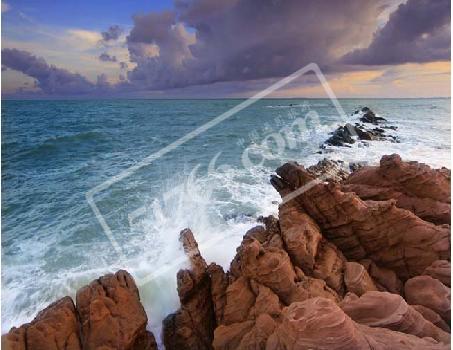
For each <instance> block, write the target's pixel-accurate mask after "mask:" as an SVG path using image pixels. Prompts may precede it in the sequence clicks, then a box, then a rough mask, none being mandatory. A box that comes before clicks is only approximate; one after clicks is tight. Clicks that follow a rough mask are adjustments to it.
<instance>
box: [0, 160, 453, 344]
mask: <svg viewBox="0 0 453 350" xmlns="http://www.w3.org/2000/svg"><path fill="white" fill-rule="evenodd" d="M322 165H323V164H321V167H318V168H316V167H315V168H312V169H311V170H310V171H311V172H312V173H316V171H318V173H319V172H320V171H321V170H320V169H321V168H322ZM329 167H330V168H331V164H330V165H329V163H325V164H324V169H327V168H329ZM277 173H278V175H279V177H273V179H272V183H273V185H274V186H275V187H276V188H277V189H278V190H279V192H280V194H281V195H282V197H284V200H283V203H282V205H281V206H280V208H279V218H278V219H276V218H274V217H272V216H269V217H265V218H260V219H259V221H260V222H262V223H263V224H264V226H257V227H254V228H252V229H251V230H249V231H248V232H247V233H246V234H245V236H244V239H243V241H242V243H241V245H240V246H239V247H238V248H237V254H236V256H235V257H234V259H233V261H232V262H231V265H230V269H229V271H227V272H225V271H224V270H223V268H222V267H221V266H219V265H216V264H215V263H212V264H211V265H209V266H208V265H207V264H206V261H205V260H204V259H203V257H202V256H201V255H200V252H199V250H198V245H197V242H196V241H195V238H194V236H193V234H192V232H191V231H190V230H189V229H186V230H183V231H182V232H181V236H180V241H181V242H182V246H183V248H184V251H185V253H186V254H187V255H188V257H189V261H190V268H189V269H186V270H180V271H179V272H178V274H177V286H178V287H177V288H178V295H179V299H180V304H181V307H180V309H179V310H177V311H176V312H175V313H173V314H171V315H169V316H167V318H166V319H165V320H164V321H163V342H164V345H165V347H166V349H167V350H172V349H178V350H179V349H222V350H230V349H276V350H277V349H281V350H283V349H286V350H289V349H291V350H296V349H320V350H321V349H322V350H326V349H345V350H346V349H347V350H350V349H352V350H354V349H360V350H362V349H365V350H366V349H370V350H371V349H389V350H393V349H396V350H406V349H433V350H434V349H448V348H449V342H450V335H449V334H448V332H449V327H448V325H447V322H449V321H450V289H449V288H448V287H447V286H450V263H449V250H450V239H449V227H448V225H443V226H436V225H434V224H432V223H429V222H426V221H424V220H422V219H420V218H419V217H418V216H417V215H415V214H414V213H418V214H420V215H425V214H426V213H428V212H429V215H428V216H426V218H428V217H429V218H434V217H436V218H437V219H438V218H439V217H441V216H442V215H443V214H442V213H443V212H442V210H440V209H439V208H440V204H439V203H441V204H442V205H448V208H449V205H450V204H449V201H450V199H449V198H450V197H449V192H448V193H446V191H447V190H446V187H445V184H446V183H447V182H448V183H449V181H450V179H449V175H448V174H447V172H446V171H444V170H439V171H435V170H431V169H429V168H428V167H426V166H424V165H420V164H418V163H404V162H401V160H400V159H399V157H395V156H390V157H384V158H383V159H382V161H381V166H380V167H377V168H365V169H362V170H359V171H357V172H356V173H355V174H354V175H353V176H352V177H351V178H352V179H353V180H351V181H349V179H348V180H346V182H347V183H348V184H347V185H344V186H343V187H341V185H340V184H335V183H333V182H335V181H339V179H340V178H335V177H334V176H332V174H330V175H329V176H330V178H329V179H330V181H331V182H330V183H324V182H320V181H313V176H312V174H311V173H310V172H309V171H306V170H305V169H304V168H303V167H301V166H298V165H297V164H295V163H288V164H285V165H284V166H282V167H281V168H279V169H278V171H277ZM318 173H316V175H319V174H318ZM366 174H368V175H366ZM334 175H335V174H334ZM336 175H338V174H336ZM336 175H335V176H336ZM340 175H341V174H340ZM343 175H344V174H343ZM343 175H341V176H343ZM329 176H328V177H329ZM366 176H368V177H366ZM351 178H350V179H351ZM366 181H368V182H366ZM365 182H366V183H365ZM425 184H426V188H423V187H424V186H425ZM346 186H362V187H360V188H364V187H363V186H368V187H366V188H367V191H368V190H370V188H371V187H373V188H377V189H381V190H380V191H381V192H379V191H378V190H376V189H373V191H375V192H373V193H377V192H379V193H380V194H379V196H381V197H373V198H374V199H389V198H391V197H392V196H397V201H395V200H393V199H391V200H380V201H370V200H362V199H360V198H359V196H357V194H355V193H352V192H344V191H343V190H344V189H345V188H348V187H346ZM379 186H383V187H384V188H385V189H384V190H382V188H381V187H379ZM356 188H358V187H356ZM294 191H296V192H297V193H296V195H294ZM370 191H371V190H370ZM376 191H377V192H376ZM384 194H385V196H388V198H387V197H385V196H384ZM359 195H361V196H362V197H363V198H366V196H365V195H364V194H363V193H359ZM445 196H448V202H447V201H446V200H444V199H443V198H444V197H445ZM445 198H447V197H445ZM406 199H407V200H410V201H412V202H411V203H412V204H413V203H423V205H427V203H428V202H429V201H432V203H434V202H435V203H436V204H435V206H434V207H432V208H434V210H431V209H432V208H429V207H428V206H427V207H426V208H425V209H423V210H421V209H420V208H421V207H420V206H417V205H418V204H417V205H415V204H413V205H414V206H412V207H411V209H412V210H413V212H411V211H408V210H405V209H402V208H401V207H403V206H404V205H405V203H406V202H405V200H406ZM418 200H421V201H422V202H420V201H419V202H417V201H418ZM433 201H434V202H433ZM395 203H396V205H395ZM429 203H431V202H429ZM442 208H443V207H442ZM430 210H431V211H430ZM438 210H440V211H439V213H441V214H442V215H440V216H436V213H437V211H438ZM437 219H436V220H437ZM436 220H433V221H436ZM345 257H347V258H348V259H350V260H352V261H347V260H346V258H345ZM414 276H416V277H414ZM402 281H406V283H405V285H404V293H403V291H402V289H403V288H402V286H403V284H402ZM346 291H348V292H349V293H348V294H346V296H344V294H345V293H346ZM380 291H389V292H391V293H394V294H390V293H387V292H380ZM400 294H402V295H403V296H404V297H405V298H406V301H407V302H406V301H405V300H404V299H403V297H402V296H401V295H400ZM343 296H344V298H343ZM340 306H341V308H340ZM146 324H147V317H146V314H145V312H144V309H143V307H142V305H141V304H140V299H139V293H138V290H137V287H136V286H135V283H134V281H133V279H132V277H131V276H130V275H129V274H128V273H127V272H125V271H119V272H117V273H116V274H114V275H107V276H103V277H101V278H99V279H98V280H95V281H93V282H92V283H91V284H90V285H88V286H86V287H84V288H82V289H80V290H79V291H78V292H77V307H76V308H75V307H74V304H73V302H72V299H71V298H69V297H66V298H63V299H62V300H60V301H58V302H57V303H55V304H52V305H50V306H49V307H48V308H47V309H45V310H44V311H42V312H41V313H39V314H38V315H37V317H36V318H35V320H33V321H32V322H31V323H29V324H25V325H23V326H21V327H20V328H13V329H12V330H11V331H10V333H8V334H7V335H5V336H3V337H2V346H3V347H4V348H5V349H14V350H22V349H23V350H35V349H36V350H41V349H55V350H58V349H67V350H79V349H95V348H96V349H104V350H113V349H118V350H138V349H140V350H141V349H145V350H151V349H156V348H157V346H156V343H155V341H154V337H153V336H152V334H151V333H149V332H147V331H146Z"/></svg>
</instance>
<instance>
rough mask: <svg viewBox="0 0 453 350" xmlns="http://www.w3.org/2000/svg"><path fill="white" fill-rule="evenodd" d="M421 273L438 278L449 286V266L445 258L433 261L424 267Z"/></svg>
mask: <svg viewBox="0 0 453 350" xmlns="http://www.w3.org/2000/svg"><path fill="white" fill-rule="evenodd" d="M423 274H424V275H428V276H431V277H432V278H435V279H438V280H439V281H441V282H442V283H443V284H445V285H446V286H448V287H450V283H451V279H450V276H451V266H450V262H449V261H447V260H436V261H434V262H433V263H432V264H431V265H430V266H428V267H427V268H426V269H425V271H423Z"/></svg>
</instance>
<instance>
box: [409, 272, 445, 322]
mask: <svg viewBox="0 0 453 350" xmlns="http://www.w3.org/2000/svg"><path fill="white" fill-rule="evenodd" d="M404 295H405V297H406V300H407V302H408V303H409V304H413V305H423V306H425V307H427V308H429V309H431V310H433V311H434V312H436V313H437V314H439V315H440V316H441V317H442V318H443V319H444V320H445V321H447V322H450V304H451V301H450V288H448V287H446V286H445V285H444V284H443V283H442V282H440V281H439V280H436V279H434V278H432V277H431V276H417V277H414V278H411V279H410V280H408V281H407V282H406V284H405V285H404Z"/></svg>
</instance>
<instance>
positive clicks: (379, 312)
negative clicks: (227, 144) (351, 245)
mask: <svg viewBox="0 0 453 350" xmlns="http://www.w3.org/2000/svg"><path fill="white" fill-rule="evenodd" d="M341 308H342V309H343V311H344V312H345V313H346V314H347V315H348V316H349V317H351V318H352V319H353V320H354V321H356V322H358V323H360V324H364V325H367V326H370V327H381V328H388V329H391V330H394V331H398V332H402V333H406V334H413V335H416V336H417V337H419V338H424V337H431V338H433V339H435V340H437V341H440V342H443V343H445V344H450V334H448V333H447V332H445V331H443V330H442V329H440V328H438V327H437V326H435V325H434V324H433V323H431V322H430V321H429V320H426V319H425V318H424V317H423V315H422V314H421V313H419V312H418V311H417V310H416V309H415V308H413V307H412V306H410V305H408V304H407V303H406V301H405V300H404V299H403V298H402V297H401V296H400V295H397V294H391V293H387V292H367V293H365V294H363V295H362V296H361V297H360V298H359V297H347V298H345V299H344V300H343V301H342V303H341Z"/></svg>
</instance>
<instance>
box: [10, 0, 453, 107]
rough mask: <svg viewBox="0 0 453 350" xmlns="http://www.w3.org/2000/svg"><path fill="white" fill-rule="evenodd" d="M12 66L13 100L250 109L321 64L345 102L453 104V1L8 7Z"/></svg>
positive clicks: (33, 3) (296, 88) (311, 86)
mask: <svg viewBox="0 0 453 350" xmlns="http://www.w3.org/2000/svg"><path fill="white" fill-rule="evenodd" d="M1 57H2V95H3V97H12V98H20V97H23V98H33V97H42V98H68V97H80V98H84V97H169V98H178V97H179V98H181V97H247V96H251V95H252V94H254V93H256V92H258V91H260V90H261V89H263V88H266V87H267V86H269V84H271V83H272V82H274V81H276V80H277V79H279V78H281V77H284V76H286V75H288V74H291V73H292V72H294V71H296V70H297V69H299V68H301V67H303V66H305V65H306V64H308V63H311V62H314V63H316V64H318V65H319V66H320V67H321V70H322V71H323V73H324V74H325V75H326V77H327V79H328V81H329V83H330V84H331V87H332V88H333V90H334V92H335V93H336V95H337V96H339V97H431V96H450V0H407V1H402V0H342V1H338V0H323V1H319V0H215V1H214V0H164V1H162V0H159V1H156V0H115V1H111V0H109V1H107V0H96V1H87V0H78V1H55V0H7V1H6V2H5V1H2V56H1ZM275 96H276V97H305V96H306V97H324V93H323V89H322V86H321V85H320V84H319V82H318V81H317V80H316V79H315V77H314V76H306V77H303V78H302V79H301V80H299V81H296V82H295V83H294V84H291V85H290V86H287V87H286V88H285V89H283V90H280V91H278V92H277V93H276V94H275Z"/></svg>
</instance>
